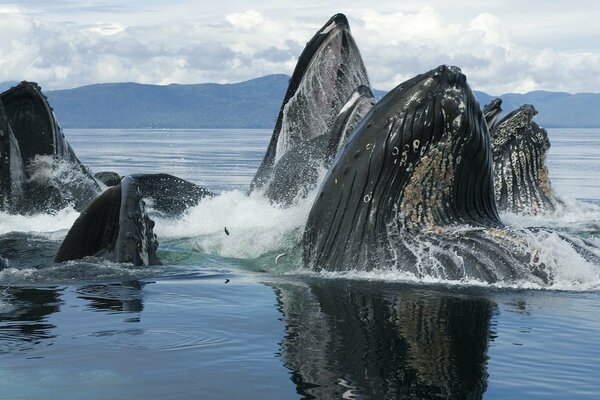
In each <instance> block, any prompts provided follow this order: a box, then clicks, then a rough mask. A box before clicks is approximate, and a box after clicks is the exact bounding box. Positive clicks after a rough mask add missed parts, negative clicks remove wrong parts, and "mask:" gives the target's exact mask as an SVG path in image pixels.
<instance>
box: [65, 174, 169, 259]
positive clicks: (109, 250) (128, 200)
mask: <svg viewBox="0 0 600 400" xmlns="http://www.w3.org/2000/svg"><path fill="white" fill-rule="evenodd" d="M153 228H154V221H152V220H151V219H150V218H149V217H148V215H147V214H146V211H145V204H144V201H143V200H142V195H141V193H140V191H139V189H138V185H137V183H136V182H135V180H134V179H132V178H131V177H127V176H126V177H125V178H123V180H122V181H121V183H120V184H119V185H116V186H112V187H110V188H109V189H107V190H106V191H104V192H103V193H102V194H101V195H99V196H98V197H97V198H95V199H94V200H93V201H92V202H91V203H90V204H88V205H87V207H86V208H85V209H84V210H83V211H82V213H81V215H80V216H79V218H77V220H76V221H75V222H74V223H73V226H72V227H71V229H70V230H69V232H68V233H67V236H66V237H65V239H64V240H63V242H62V244H61V246H60V248H59V250H58V252H57V254H56V257H55V259H54V261H56V262H63V261H68V260H77V259H81V258H84V257H87V256H93V257H101V258H104V259H107V260H110V261H114V262H127V263H133V264H134V265H156V264H160V260H159V259H158V257H157V255H156V250H157V248H158V242H157V240H156V235H155V234H154V232H153Z"/></svg>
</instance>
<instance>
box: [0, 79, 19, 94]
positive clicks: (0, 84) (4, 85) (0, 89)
mask: <svg viewBox="0 0 600 400" xmlns="http://www.w3.org/2000/svg"><path fill="white" fill-rule="evenodd" d="M17 83H19V82H17V81H5V82H0V93H2V92H4V91H5V90H6V89H10V88H11V87H13V86H15V85H16V84H17Z"/></svg>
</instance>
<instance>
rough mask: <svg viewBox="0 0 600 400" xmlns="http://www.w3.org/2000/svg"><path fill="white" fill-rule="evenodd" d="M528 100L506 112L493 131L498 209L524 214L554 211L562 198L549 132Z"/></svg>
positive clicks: (495, 188)
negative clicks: (550, 162) (554, 181)
mask: <svg viewBox="0 0 600 400" xmlns="http://www.w3.org/2000/svg"><path fill="white" fill-rule="evenodd" d="M536 114H537V111H536V109H535V108H534V107H533V106H532V105H530V104H525V105H523V106H521V107H519V108H518V109H517V110H514V111H513V112H511V113H509V114H508V115H506V116H505V117H504V118H503V119H502V120H500V121H499V122H498V123H497V124H496V125H494V126H493V128H492V129H491V131H490V134H491V135H492V146H493V153H494V190H495V196H496V202H497V204H498V209H499V210H501V211H510V212H514V213H522V214H540V213H544V212H550V211H554V210H555V209H556V207H557V206H558V205H560V204H562V202H561V201H560V200H559V199H558V198H557V197H556V196H555V194H554V191H553V190H552V186H551V185H550V177H549V175H548V167H547V166H546V154H547V153H548V149H549V148H550V140H549V139H548V133H547V132H546V130H545V129H544V128H542V127H540V126H539V125H538V124H537V123H535V122H534V121H533V117H534V116H535V115H536Z"/></svg>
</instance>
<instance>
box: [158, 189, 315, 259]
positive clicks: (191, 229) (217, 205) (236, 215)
mask: <svg viewBox="0 0 600 400" xmlns="http://www.w3.org/2000/svg"><path fill="white" fill-rule="evenodd" d="M312 201H313V198H312V196H309V197H307V198H304V199H299V201H298V203H297V205H295V206H293V207H289V208H283V207H281V206H279V205H277V204H273V203H271V202H270V201H269V200H268V199H266V198H265V197H263V196H262V195H261V194H260V193H253V194H251V195H250V196H247V195H246V194H245V193H243V192H240V191H237V190H234V191H229V192H223V193H222V194H220V195H219V196H216V197H214V198H211V199H204V200H202V202H200V204H198V205H197V206H195V207H193V208H191V209H189V210H188V211H187V212H186V213H185V215H184V216H183V217H182V218H180V219H178V220H169V219H161V218H157V219H156V226H155V233H156V234H157V235H158V238H159V241H160V240H165V239H166V240H168V239H175V238H186V237H190V238H193V241H194V244H195V247H196V249H197V250H198V251H199V252H202V253H208V254H213V255H218V256H221V257H230V258H241V259H248V258H256V257H259V256H261V255H263V254H265V253H268V252H272V251H275V250H277V249H281V248H287V247H290V246H294V245H297V243H298V242H299V240H300V235H302V233H303V227H304V224H305V222H306V219H307V216H308V212H309V211H310V207H311V205H312ZM225 228H227V231H228V232H229V235H227V234H226V233H225Z"/></svg>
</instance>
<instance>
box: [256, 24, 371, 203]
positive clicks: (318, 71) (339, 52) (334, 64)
mask: <svg viewBox="0 0 600 400" xmlns="http://www.w3.org/2000/svg"><path fill="white" fill-rule="evenodd" d="M361 86H366V87H368V86H369V80H368V77H367V72H366V69H365V67H364V64H363V61H362V58H361V56H360V52H359V51H358V47H357V46H356V43H355V42H354V39H353V38H352V35H351V34H350V28H349V25H348V20H347V19H346V17H345V16H344V15H342V14H336V15H334V16H333V17H332V18H331V19H330V20H329V21H328V22H327V23H326V24H325V25H324V26H323V27H322V28H321V29H320V30H319V31H318V32H317V33H316V35H315V36H314V37H313V38H312V39H311V40H310V41H309V42H308V44H307V45H306V48H305V49H304V51H303V52H302V54H301V55H300V58H299V60H298V63H297V65H296V68H295V70H294V73H293V74H292V77H291V79H290V83H289V86H288V89H287V92H286V94H285V97H284V100H283V104H282V106H281V110H280V111H279V115H278V117H277V122H276V124H275V128H274V130H273V135H272V137H271V142H270V143H269V147H268V149H267V153H266V155H265V157H264V159H263V162H262V164H261V166H260V167H259V169H258V171H257V173H256V175H255V176H254V179H253V180H252V183H251V185H250V191H254V190H258V189H265V190H266V195H267V197H268V198H270V199H271V200H273V201H276V202H278V201H279V202H281V201H283V202H284V203H286V202H287V200H286V199H290V198H291V199H293V198H294V197H296V195H297V194H298V192H299V191H304V192H306V191H307V190H306V188H307V187H311V186H312V185H315V184H316V179H315V175H314V174H312V173H307V172H306V171H307V170H308V171H309V172H310V171H311V170H313V169H314V168H315V166H316V165H320V164H322V163H323V162H324V160H325V156H326V154H327V151H328V149H327V148H321V147H316V148H315V146H314V145H315V144H317V143H318V144H319V146H327V145H328V143H329V142H330V140H329V139H331V140H332V141H334V142H335V143H336V144H337V143H338V142H339V140H340V138H339V137H335V138H333V137H332V138H325V139H324V140H323V141H322V142H320V141H319V140H316V141H315V139H317V138H319V137H320V136H330V135H333V134H336V133H339V132H340V130H336V131H332V127H333V126H334V124H335V121H336V118H337V117H338V116H339V114H340V112H341V111H342V110H343V107H344V106H345V105H346V104H347V103H348V102H349V101H351V100H352V96H353V93H354V92H355V91H356V90H357V89H358V88H359V87H361ZM371 97H372V95H371ZM309 142H312V144H308V143H309ZM292 153H300V156H301V157H302V158H303V159H304V162H303V163H299V164H298V163H291V162H288V163H286V161H285V158H286V156H287V157H288V158H289V157H290V155H289V154H292ZM291 157H292V158H293V157H297V156H295V155H291ZM282 160H283V163H284V164H286V165H288V166H292V168H287V170H286V171H285V174H282V173H281V172H282V171H281V170H280V171H279V173H278V172H277V171H274V170H275V169H276V168H277V165H278V164H279V163H280V162H282ZM306 163H308V164H310V165H309V166H308V167H307V169H304V168H303V166H304V164H306ZM294 165H295V166H294ZM282 178H283V181H282V180H281V179H282ZM285 182H296V184H295V185H293V186H292V187H287V189H286V184H285ZM270 186H273V189H270V188H269V187H270ZM275 188H276V189H277V190H275ZM298 188H300V190H297V189H298ZM281 190H286V191H287V192H286V193H281Z"/></svg>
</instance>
